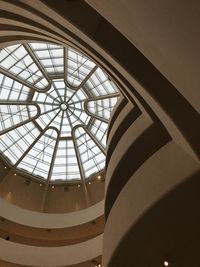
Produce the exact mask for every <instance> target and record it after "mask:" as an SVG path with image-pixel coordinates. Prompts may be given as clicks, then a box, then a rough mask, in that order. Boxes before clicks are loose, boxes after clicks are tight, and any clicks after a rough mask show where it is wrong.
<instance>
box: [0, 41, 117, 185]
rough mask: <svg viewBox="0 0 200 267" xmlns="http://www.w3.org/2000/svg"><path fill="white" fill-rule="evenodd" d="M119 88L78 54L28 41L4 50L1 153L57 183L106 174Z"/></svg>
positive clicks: (0, 96) (0, 55) (1, 56)
mask: <svg viewBox="0 0 200 267" xmlns="http://www.w3.org/2000/svg"><path fill="white" fill-rule="evenodd" d="M119 96H120V94H119V90H118V87H117V86H116V85H115V84H114V83H113V82H112V81H111V80H110V78H109V77H108V75H107V74H106V73H104V72H103V70H101V69H100V68H99V67H98V66H97V65H96V64H95V63H94V62H93V61H91V59H89V58H88V57H87V56H86V55H84V54H82V53H81V52H79V51H76V50H75V49H74V48H73V49H72V48H70V47H62V46H60V45H57V44H50V43H37V42H35V43H33V42H32V43H24V44H23V43H21V44H16V45H11V46H8V47H6V48H4V49H2V50H1V51H0V153H1V156H2V157H3V158H4V159H5V160H6V161H7V162H8V163H9V164H10V165H12V166H13V167H15V168H17V169H18V170H19V171H21V172H26V173H28V174H29V175H31V176H32V177H37V178H39V179H43V180H46V181H47V182H48V183H49V182H63V181H66V182H67V181H80V180H83V179H87V178H88V177H90V176H91V175H93V174H95V173H98V172H99V171H101V170H103V169H104V168H105V151H106V136H107V128H108V122H109V118H110V116H111V112H112V110H113V108H114V106H115V104H116V102H117V100H118V98H119Z"/></svg>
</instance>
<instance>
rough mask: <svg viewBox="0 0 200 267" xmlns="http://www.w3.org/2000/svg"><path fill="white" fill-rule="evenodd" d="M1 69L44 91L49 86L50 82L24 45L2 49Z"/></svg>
mask: <svg viewBox="0 0 200 267" xmlns="http://www.w3.org/2000/svg"><path fill="white" fill-rule="evenodd" d="M0 67H1V68H3V69H5V70H7V71H8V72H10V73H11V74H13V75H15V76H16V77H18V78H20V79H21V80H22V81H25V82H27V83H29V84H30V85H34V86H35V87H36V88H38V89H44V88H46V87H47V85H48V81H47V80H46V79H45V78H44V76H43V74H42V72H41V71H40V69H39V68H38V66H37V65H36V63H35V62H34V61H33V59H32V58H31V56H30V55H29V54H28V52H27V51H26V49H25V47H24V46H23V45H14V46H9V47H6V48H4V49H1V51H0Z"/></svg>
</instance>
